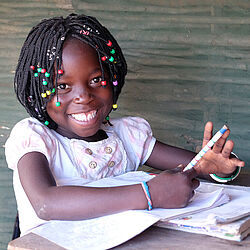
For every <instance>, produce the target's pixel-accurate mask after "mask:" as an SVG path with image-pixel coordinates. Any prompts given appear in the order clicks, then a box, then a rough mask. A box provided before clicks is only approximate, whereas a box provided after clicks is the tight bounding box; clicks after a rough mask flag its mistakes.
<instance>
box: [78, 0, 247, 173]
mask: <svg viewBox="0 0 250 250" xmlns="http://www.w3.org/2000/svg"><path fill="white" fill-rule="evenodd" d="M73 6H74V7H75V9H76V10H77V12H79V13H81V12H83V13H85V14H89V15H94V16H96V17H98V18H99V19H100V20H101V22H102V23H104V24H105V25H106V26H107V27H109V28H110V29H111V31H112V32H113V34H114V35H115V36H116V38H117V39H118V41H119V42H120V45H121V47H122V48H123V50H124V53H125V56H126V59H127V62H128V69H129V73H128V76H127V82H126V87H125V88H124V90H123V92H122V96H121V98H120V100H119V106H120V108H119V110H118V111H116V114H114V116H118V115H124V114H125V115H140V116H144V117H145V118H146V119H148V121H149V122H150V123H151V125H152V127H153V131H154V134H155V135H156V136H157V138H159V139H161V140H163V141H164V142H166V143H170V144H172V145H176V146H180V147H184V148H187V149H191V150H197V149H198V148H199V147H200V145H201V139H202V133H203V126H204V124H205V123H206V121H208V120H211V121H213V122H214V126H215V129H216V130H217V129H220V127H222V125H223V124H224V123H226V124H228V126H229V127H230V129H231V132H232V134H231V139H233V140H234V141H235V143H236V145H235V149H234V151H235V152H236V153H237V154H238V155H239V156H240V157H241V158H242V159H243V160H245V161H246V163H247V169H249V170H250V133H249V132H250V127H249V122H250V119H249V116H250V108H249V107H250V106H249V104H250V72H249V65H250V1H243V0H238V1H219V0H217V1H215V0H214V1H212V0H203V1H200V0H199V1H191V0H189V1H188V0H187V1H184V0H182V1H178V0H175V1H167V0H165V1H159V0H157V1H151V0H137V1H131V0H129V1H111V0H108V1H107V0H106V1H105V3H104V1H76V2H75V5H73Z"/></svg>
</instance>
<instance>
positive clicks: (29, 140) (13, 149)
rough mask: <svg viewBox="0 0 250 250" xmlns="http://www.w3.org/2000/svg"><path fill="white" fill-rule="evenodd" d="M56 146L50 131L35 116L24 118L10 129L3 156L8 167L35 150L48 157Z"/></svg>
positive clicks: (11, 166)
mask: <svg viewBox="0 0 250 250" xmlns="http://www.w3.org/2000/svg"><path fill="white" fill-rule="evenodd" d="M55 147H56V145H55V140H54V137H53V134H52V132H51V131H50V129H49V128H47V127H46V126H45V125H43V124H42V123H40V122H39V121H38V120H36V119H35V118H26V119H23V120H21V121H20V122H18V123H17V124H16V125H15V126H14V127H13V129H12V131H11V133H10V136H9V138H8V139H7V141H6V143H5V156H6V160H7V163H8V165H9V167H10V168H13V169H14V166H16V164H17V162H18V160H19V159H20V158H21V157H22V156H23V155H24V154H26V153H29V152H33V151H37V152H41V153H42V154H44V155H45V156H46V157H47V159H50V155H51V152H52V151H53V150H52V149H54V148H55Z"/></svg>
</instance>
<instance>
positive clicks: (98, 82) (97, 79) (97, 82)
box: [90, 76, 102, 86]
mask: <svg viewBox="0 0 250 250" xmlns="http://www.w3.org/2000/svg"><path fill="white" fill-rule="evenodd" d="M101 81H102V78H101V77H100V76H98V77H95V78H93V79H92V80H91V81H90V85H94V86H100V85H101Z"/></svg>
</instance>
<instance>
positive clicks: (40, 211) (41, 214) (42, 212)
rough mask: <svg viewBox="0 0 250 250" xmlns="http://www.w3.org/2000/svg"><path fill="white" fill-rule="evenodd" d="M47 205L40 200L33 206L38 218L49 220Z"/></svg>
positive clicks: (49, 213)
mask: <svg viewBox="0 0 250 250" xmlns="http://www.w3.org/2000/svg"><path fill="white" fill-rule="evenodd" d="M49 207H50V206H49V205H48V204H47V203H46V202H41V203H40V204H37V205H36V206H35V207H34V210H35V212H36V215H37V217H38V218H39V219H42V220H46V221H49V220H51V219H52V218H51V211H50V209H49Z"/></svg>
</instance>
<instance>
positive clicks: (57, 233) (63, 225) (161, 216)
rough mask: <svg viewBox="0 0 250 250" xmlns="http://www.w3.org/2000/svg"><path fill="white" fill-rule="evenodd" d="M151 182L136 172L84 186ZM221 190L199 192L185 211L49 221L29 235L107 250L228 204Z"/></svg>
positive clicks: (68, 245) (132, 212) (63, 244)
mask: <svg viewBox="0 0 250 250" xmlns="http://www.w3.org/2000/svg"><path fill="white" fill-rule="evenodd" d="M151 178H154V176H152V175H149V174H147V173H145V172H141V171H138V172H130V173H126V174H124V175H121V176H117V177H110V178H105V179H101V180H98V181H94V182H92V183H89V184H88V185H87V186H93V187H107V186H109V187H111V186H121V185H131V184H136V183H140V182H141V181H148V180H150V179H151ZM201 185H202V184H201ZM224 190H225V188H217V189H216V190H211V191H210V190H209V191H208V192H205V191H204V190H202V189H201V191H199V190H198V191H197V192H196V193H195V195H194V198H193V199H192V201H191V202H190V203H189V205H188V206H187V207H185V208H180V209H153V210H151V211H147V210H130V211H125V212H121V213H116V214H112V215H107V216H103V217H99V218H94V219H89V220H82V221H48V222H47V223H45V224H43V225H41V226H39V227H37V228H35V229H33V230H32V232H33V233H36V234H38V235H40V236H42V237H44V238H47V239H48V240H50V241H52V242H54V243H56V244H57V245H59V246H61V247H64V248H66V249H74V250H77V249H83V248H84V249H95V250H97V249H109V248H112V247H115V246H117V245H119V244H122V243H124V242H125V241H127V240H129V239H131V238H133V237H134V236H136V235H138V234H139V233H141V232H142V231H144V230H145V229H147V228H148V227H150V226H151V225H153V224H155V223H156V222H158V221H160V220H170V219H175V218H178V217H180V216H182V217H183V216H190V215H192V214H194V213H200V212H201V211H206V210H207V209H211V208H215V207H216V206H220V205H222V204H227V203H228V202H229V203H230V201H229V195H228V194H226V193H225V192H224Z"/></svg>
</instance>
